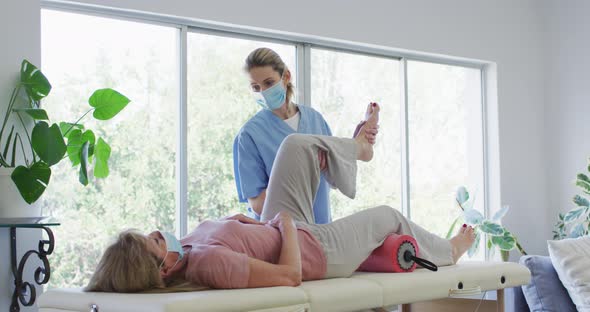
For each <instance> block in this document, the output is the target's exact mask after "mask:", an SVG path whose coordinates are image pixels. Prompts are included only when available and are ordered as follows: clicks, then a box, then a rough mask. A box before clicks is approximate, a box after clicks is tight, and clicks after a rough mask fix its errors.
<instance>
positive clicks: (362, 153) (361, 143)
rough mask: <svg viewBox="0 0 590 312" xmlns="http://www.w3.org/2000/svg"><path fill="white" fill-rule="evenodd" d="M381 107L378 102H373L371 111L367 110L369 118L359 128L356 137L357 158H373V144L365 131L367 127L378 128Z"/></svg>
mask: <svg viewBox="0 0 590 312" xmlns="http://www.w3.org/2000/svg"><path fill="white" fill-rule="evenodd" d="M380 109H381V108H380V107H379V105H378V104H377V103H373V107H372V110H371V112H370V113H369V112H367V120H366V122H365V124H364V125H363V126H362V127H361V129H360V130H359V133H358V135H357V136H356V137H355V138H354V139H355V140H356V142H357V146H358V152H357V158H358V159H359V160H362V161H370V160H371V159H373V145H372V144H371V142H369V140H368V139H367V136H366V135H365V132H366V131H367V129H373V128H376V127H377V125H378V123H379V110H380Z"/></svg>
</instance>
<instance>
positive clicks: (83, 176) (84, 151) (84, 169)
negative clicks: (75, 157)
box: [78, 141, 90, 186]
mask: <svg viewBox="0 0 590 312" xmlns="http://www.w3.org/2000/svg"><path fill="white" fill-rule="evenodd" d="M88 145H90V143H89V142H88V141H86V142H84V144H82V148H81V149H80V175H79V177H78V180H79V181H80V183H82V185H84V186H86V185H88Z"/></svg>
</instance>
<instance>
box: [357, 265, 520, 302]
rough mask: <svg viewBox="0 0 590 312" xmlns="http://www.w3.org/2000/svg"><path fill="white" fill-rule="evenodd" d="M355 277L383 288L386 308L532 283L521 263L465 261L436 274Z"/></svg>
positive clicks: (421, 272)
mask: <svg viewBox="0 0 590 312" xmlns="http://www.w3.org/2000/svg"><path fill="white" fill-rule="evenodd" d="M502 276H504V283H502V281H501V280H502ZM352 278H353V279H365V280H370V281H373V282H376V283H378V284H379V285H381V287H382V288H383V304H384V305H386V306H387V305H393V304H404V303H412V302H421V301H429V300H434V299H442V298H448V297H452V296H454V295H456V296H461V295H469V294H470V292H471V291H473V292H474V293H477V294H479V293H480V291H486V290H495V289H503V288H508V287H514V286H520V285H524V284H528V283H529V282H530V278H531V273H530V271H529V270H528V269H527V268H526V267H525V266H522V265H520V264H518V263H512V262H475V261H466V262H462V263H460V264H458V265H452V266H446V267H440V268H439V270H438V271H437V272H432V271H428V270H426V269H417V270H416V271H414V272H412V273H365V272H363V273H361V272H359V273H356V274H355V275H353V276H352ZM459 283H462V286H463V289H459Z"/></svg>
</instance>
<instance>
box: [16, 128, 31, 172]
mask: <svg viewBox="0 0 590 312" xmlns="http://www.w3.org/2000/svg"><path fill="white" fill-rule="evenodd" d="M16 139H18V141H19V142H20V148H21V149H22V151H23V157H24V159H25V164H26V165H27V167H29V159H27V154H25V146H24V145H23V140H22V139H21V138H20V135H19V134H18V133H17V134H16V135H15V136H14V147H13V150H12V166H13V167H15V166H16V164H15V162H14V160H15V157H16Z"/></svg>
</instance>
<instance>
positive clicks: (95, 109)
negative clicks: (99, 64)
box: [0, 60, 129, 218]
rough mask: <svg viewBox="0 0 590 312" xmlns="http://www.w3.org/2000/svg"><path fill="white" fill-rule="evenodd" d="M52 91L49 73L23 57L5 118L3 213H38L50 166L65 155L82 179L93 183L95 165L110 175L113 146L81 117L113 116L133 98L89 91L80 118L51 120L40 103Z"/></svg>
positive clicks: (0, 138)
mask: <svg viewBox="0 0 590 312" xmlns="http://www.w3.org/2000/svg"><path fill="white" fill-rule="evenodd" d="M50 91H51V84H50V83H49V81H48V80H47V78H46V77H45V75H44V74H43V73H42V72H41V71H40V70H39V69H38V68H37V67H35V66H34V65H33V64H31V63H30V62H29V61H27V60H23V61H22V64H21V69H20V79H19V81H18V83H17V85H16V87H15V88H14V90H13V91H12V94H11V96H10V100H9V102H8V106H7V108H6V114H5V115H4V118H3V119H2V120H0V122H1V124H0V189H1V190H2V196H0V218H23V217H39V216H40V211H38V208H36V206H38V205H35V204H34V203H35V202H36V201H37V200H38V199H39V198H40V197H41V195H42V194H43V192H44V191H45V189H46V188H47V185H48V184H49V182H50V179H51V167H52V166H54V165H56V164H57V163H59V162H60V161H62V160H63V159H65V158H69V160H70V162H71V163H72V165H73V166H74V167H78V166H79V168H78V169H77V170H78V171H79V174H78V176H79V181H80V183H81V184H83V185H87V184H88V181H89V178H88V171H89V169H90V168H89V167H90V166H91V165H93V167H94V168H93V172H94V176H95V177H96V178H105V177H107V176H108V175H109V167H108V160H109V157H110V154H111V148H110V146H109V145H108V144H107V143H106V142H105V140H104V139H102V138H96V136H95V134H94V132H93V131H92V130H90V129H85V127H84V125H83V124H81V123H80V122H81V120H82V118H84V117H85V116H86V115H87V114H88V113H90V112H92V115H93V116H94V118H95V119H98V120H109V119H111V118H113V117H114V116H116V115H117V114H118V113H119V112H120V111H121V110H123V108H125V106H127V104H128V103H129V99H128V98H127V97H125V96H124V95H122V94H120V93H119V92H117V91H115V90H113V89H108V88H107V89H99V90H96V91H95V92H94V93H93V94H92V95H91V96H90V98H89V100H88V103H89V104H90V108H89V110H88V111H87V112H86V113H85V114H84V115H82V117H80V118H79V119H78V120H76V121H75V122H54V123H52V124H50V123H49V121H50V120H49V116H48V115H47V112H46V111H45V110H44V109H42V108H41V105H40V101H41V100H42V99H43V98H45V97H46V96H47V95H49V92H50ZM10 116H14V117H15V118H12V119H11V118H10ZM31 120H32V122H31ZM18 152H20V154H19V153H18ZM18 155H20V156H21V157H18Z"/></svg>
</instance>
